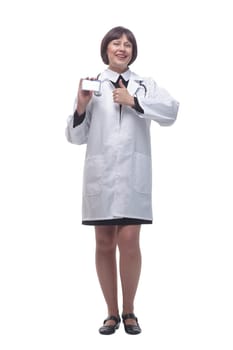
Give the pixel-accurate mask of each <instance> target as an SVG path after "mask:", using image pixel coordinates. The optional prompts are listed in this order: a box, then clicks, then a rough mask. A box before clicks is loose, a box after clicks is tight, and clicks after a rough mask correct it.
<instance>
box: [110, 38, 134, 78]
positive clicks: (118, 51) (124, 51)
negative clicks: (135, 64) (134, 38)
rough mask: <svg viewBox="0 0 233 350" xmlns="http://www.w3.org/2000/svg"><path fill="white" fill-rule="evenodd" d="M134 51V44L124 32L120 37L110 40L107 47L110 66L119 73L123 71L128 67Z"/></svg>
mask: <svg viewBox="0 0 233 350" xmlns="http://www.w3.org/2000/svg"><path fill="white" fill-rule="evenodd" d="M132 53H133V45H132V44H131V42H129V40H128V39H127V36H126V35H125V34H123V35H122V36H121V37H120V38H119V39H114V40H112V41H110V43H109V44H108V47H107V55H108V60H109V68H110V69H111V70H113V71H116V72H118V73H123V72H124V71H126V70H127V69H128V64H129V62H130V61H131V58H132Z"/></svg>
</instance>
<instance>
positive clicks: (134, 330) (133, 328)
mask: <svg viewBox="0 0 233 350" xmlns="http://www.w3.org/2000/svg"><path fill="white" fill-rule="evenodd" d="M122 319H123V323H124V327H125V332H126V333H128V334H133V335H135V334H139V333H141V331H142V330H141V328H140V326H139V324H138V319H137V317H136V316H135V315H134V314H125V315H122ZM129 319H131V320H135V321H136V323H137V324H136V325H134V324H126V323H125V321H126V320H129Z"/></svg>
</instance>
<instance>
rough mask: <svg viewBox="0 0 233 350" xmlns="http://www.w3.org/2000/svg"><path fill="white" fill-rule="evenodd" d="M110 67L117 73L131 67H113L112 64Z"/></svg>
mask: <svg viewBox="0 0 233 350" xmlns="http://www.w3.org/2000/svg"><path fill="white" fill-rule="evenodd" d="M108 68H109V69H110V70H112V71H113V72H116V73H119V74H122V73H124V72H126V71H127V70H128V69H129V67H124V68H121V67H111V66H109V67H108Z"/></svg>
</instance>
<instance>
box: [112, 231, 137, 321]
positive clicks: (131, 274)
mask: <svg viewBox="0 0 233 350" xmlns="http://www.w3.org/2000/svg"><path fill="white" fill-rule="evenodd" d="M140 228H141V226H140V225H127V226H118V241H117V243H118V247H119V251H120V276H121V285H122V293H123V314H127V313H133V312H134V298H135V295H136V291H137V287H138V282H139V278H140V273H141V251H140V245H139V236H140ZM126 322H127V323H128V324H135V321H134V320H131V319H129V320H127V321H126Z"/></svg>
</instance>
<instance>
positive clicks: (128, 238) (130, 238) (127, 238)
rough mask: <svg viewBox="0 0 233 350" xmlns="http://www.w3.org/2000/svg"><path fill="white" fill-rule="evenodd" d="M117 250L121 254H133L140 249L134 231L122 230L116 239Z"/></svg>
mask: <svg viewBox="0 0 233 350" xmlns="http://www.w3.org/2000/svg"><path fill="white" fill-rule="evenodd" d="M118 247H119V251H120V253H122V254H127V255H130V256H133V255H135V254H138V252H139V251H140V246H139V238H138V235H137V233H135V232H130V231H128V232H124V234H122V235H121V237H120V238H119V240H118Z"/></svg>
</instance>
